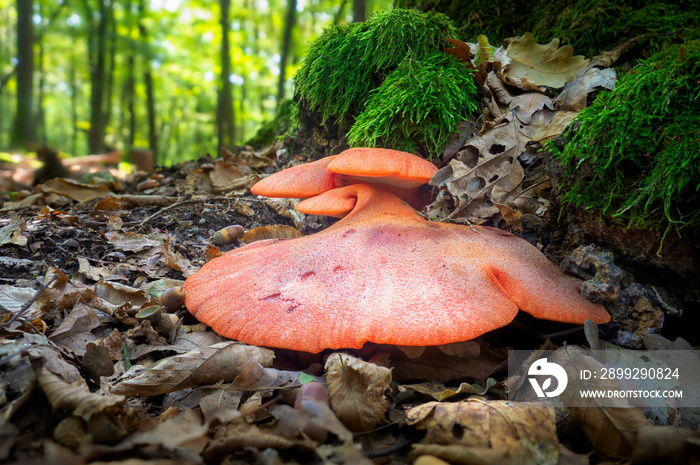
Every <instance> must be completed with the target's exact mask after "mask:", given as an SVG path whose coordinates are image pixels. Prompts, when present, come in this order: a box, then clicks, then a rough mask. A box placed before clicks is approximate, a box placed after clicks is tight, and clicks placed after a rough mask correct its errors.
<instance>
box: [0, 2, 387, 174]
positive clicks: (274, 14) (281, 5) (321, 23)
mask: <svg viewBox="0 0 700 465" xmlns="http://www.w3.org/2000/svg"><path fill="white" fill-rule="evenodd" d="M390 7H391V2H390V1H389V0H366V1H365V0H361V1H360V0H356V1H355V2H352V1H347V0H342V1H331V0H286V1H285V0H216V1H215V0H73V1H69V0H0V150H7V149H17V150H28V149H29V148H30V147H32V146H34V147H36V146H41V145H48V146H50V147H52V148H54V149H56V150H59V151H61V152H63V153H65V154H68V155H75V156H81V155H86V154H96V153H105V152H108V151H110V150H116V149H120V150H129V149H130V148H132V147H136V148H144V149H146V148H147V149H150V150H153V151H154V152H155V154H156V162H157V163H158V164H166V165H169V164H172V163H175V162H178V161H181V160H184V159H191V158H193V157H195V156H197V155H198V154H204V153H207V152H208V153H212V154H215V153H216V152H217V148H218V147H220V146H224V147H227V146H229V147H230V146H234V145H241V144H244V143H245V142H246V141H247V140H249V139H250V138H251V137H252V136H254V135H255V132H256V130H257V129H258V128H259V127H260V125H261V124H262V123H263V122H265V121H269V120H271V119H272V118H273V117H274V115H275V112H276V109H277V108H278V106H279V105H280V103H281V102H283V101H284V100H285V99H286V98H290V97H291V94H292V86H293V77H294V74H295V72H296V70H297V69H298V67H299V65H300V63H301V60H302V59H303V57H304V54H305V52H306V50H307V48H308V46H309V45H310V43H311V42H312V41H313V40H314V39H315V38H317V37H318V36H319V35H320V34H321V33H322V32H323V30H324V28H326V27H328V26H330V25H332V24H338V23H345V22H352V21H361V20H363V19H364V18H365V16H366V15H370V14H372V13H373V12H376V11H378V10H381V9H387V8H390Z"/></svg>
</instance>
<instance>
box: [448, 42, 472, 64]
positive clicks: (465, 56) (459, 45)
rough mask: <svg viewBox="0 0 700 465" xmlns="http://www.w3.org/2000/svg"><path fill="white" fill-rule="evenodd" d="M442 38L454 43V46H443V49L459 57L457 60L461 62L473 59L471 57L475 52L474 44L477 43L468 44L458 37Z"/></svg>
mask: <svg viewBox="0 0 700 465" xmlns="http://www.w3.org/2000/svg"><path fill="white" fill-rule="evenodd" d="M442 40H444V41H445V42H447V43H449V44H451V45H453V47H449V48H443V49H442V50H443V51H445V52H447V53H449V54H450V55H452V56H453V57H455V58H457V61H459V62H460V63H466V62H468V61H470V60H471V57H472V55H473V54H474V53H472V46H474V45H475V44H468V43H466V42H462V41H461V40H457V39H442ZM474 48H476V47H474Z"/></svg>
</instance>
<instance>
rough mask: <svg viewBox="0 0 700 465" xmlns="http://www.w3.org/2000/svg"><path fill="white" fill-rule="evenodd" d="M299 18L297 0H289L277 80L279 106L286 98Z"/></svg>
mask: <svg viewBox="0 0 700 465" xmlns="http://www.w3.org/2000/svg"><path fill="white" fill-rule="evenodd" d="M296 19H297V0H287V17H286V18H285V21H284V34H283V36H282V54H281V57H280V75H279V80H278V81H277V108H279V106H280V105H281V104H282V101H283V100H284V90H285V84H286V81H287V62H288V61H289V52H290V50H291V48H292V31H293V30H294V25H295V23H296Z"/></svg>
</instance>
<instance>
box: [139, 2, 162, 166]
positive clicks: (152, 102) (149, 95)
mask: <svg viewBox="0 0 700 465" xmlns="http://www.w3.org/2000/svg"><path fill="white" fill-rule="evenodd" d="M145 17H146V0H141V2H140V3H139V35H140V36H141V40H142V41H143V43H144V44H146V45H148V42H149V40H148V31H146V26H144V20H145ZM143 69H144V72H143V81H144V84H145V85H146V109H147V112H148V145H150V147H149V148H150V149H151V151H152V152H153V157H154V160H155V162H156V164H159V163H160V161H161V160H160V154H159V152H158V137H157V134H158V129H157V128H156V97H155V92H154V91H153V75H152V74H151V57H150V53H149V55H148V56H146V57H145V59H144V61H143Z"/></svg>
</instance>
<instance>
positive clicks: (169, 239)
mask: <svg viewBox="0 0 700 465" xmlns="http://www.w3.org/2000/svg"><path fill="white" fill-rule="evenodd" d="M275 161H276V154H275V148H274V147H272V148H270V149H268V150H266V151H262V152H257V153H256V152H252V151H250V150H239V151H238V152H237V153H236V154H230V153H229V154H228V156H226V157H224V158H222V159H217V160H212V159H210V158H208V157H205V158H202V159H200V160H198V161H194V162H187V163H184V164H182V165H179V166H175V167H172V168H169V169H161V170H158V171H156V172H155V173H152V174H147V173H137V174H134V175H130V176H128V177H127V178H125V179H123V180H117V179H114V180H109V181H104V180H103V181H102V182H101V183H97V184H80V183H77V182H74V181H70V180H61V179H54V180H52V181H48V182H45V183H43V184H41V185H39V186H38V187H37V188H35V189H34V191H33V192H32V193H31V194H29V195H26V196H25V197H23V198H17V199H14V200H12V201H8V202H6V203H5V205H4V208H3V216H4V219H3V220H2V223H0V276H2V278H0V305H2V314H0V319H1V320H0V321H1V322H2V325H1V326H0V334H1V335H2V339H1V344H0V366H1V367H2V368H1V369H2V373H1V374H0V392H1V393H2V397H1V398H0V412H2V421H1V423H0V461H3V462H4V461H8V462H10V463H62V464H87V463H104V462H109V463H115V464H116V463H124V464H127V463H128V464H137V463H158V464H171V463H172V464H181V463H251V462H255V463H313V462H316V463H372V462H373V463H409V462H413V461H414V460H415V463H421V464H424V463H444V462H441V461H439V460H438V459H436V458H435V457H441V459H442V460H445V461H447V462H450V463H520V464H529V463H547V464H555V463H562V464H564V463H577V464H580V463H595V462H598V461H604V460H612V461H629V460H631V459H632V460H634V461H644V460H655V459H657V458H659V457H675V458H676V459H678V460H681V461H683V460H685V461H687V462H691V461H692V460H693V457H696V458H697V457H698V455H696V454H697V452H698V450H697V437H698V436H697V433H696V432H695V431H694V430H695V429H696V428H697V425H698V418H699V417H698V413H697V412H696V411H694V410H690V409H685V410H683V411H682V413H681V410H679V409H674V408H672V406H669V407H668V408H666V409H661V410H658V409H656V410H652V411H647V412H646V416H645V413H643V412H642V411H641V410H640V409H636V408H609V407H606V406H604V405H601V404H592V405H590V406H588V407H586V408H579V409H566V408H563V407H562V406H561V405H555V404H553V403H547V402H518V403H512V402H510V403H509V402H507V401H506V400H505V399H506V392H507V391H508V389H509V384H510V386H512V385H513V383H515V382H516V381H517V379H513V378H510V379H508V373H506V371H505V367H506V365H507V361H508V356H509V355H508V349H509V348H516V349H529V350H538V349H539V350H550V351H554V350H559V354H561V353H562V352H561V351H562V350H565V348H564V346H565V345H566V346H568V347H569V349H571V348H572V347H573V348H578V349H580V350H581V351H585V350H587V349H583V347H584V346H585V347H592V348H599V349H600V348H606V349H607V350H615V351H617V352H616V353H618V354H623V356H624V354H627V353H630V352H633V351H631V350H628V349H625V348H622V347H617V346H612V345H610V344H608V343H604V342H603V341H600V340H598V331H597V330H596V329H595V327H593V328H590V327H588V328H586V329H585V331H584V328H583V327H572V326H571V325H561V324H554V323H550V322H542V321H539V320H535V319H533V318H529V317H527V316H520V317H518V319H516V321H515V322H514V323H513V324H511V325H509V326H508V327H506V328H503V329H501V330H498V331H495V332H493V333H490V334H488V335H486V336H485V337H483V338H480V339H479V340H477V341H469V342H465V343H462V344H453V345H449V346H445V347H432V348H428V349H426V350H425V351H424V352H422V351H421V352H422V353H416V352H415V351H411V350H407V349H405V350H400V349H399V348H396V347H390V346H372V347H366V348H365V349H363V350H362V351H355V352H351V353H352V354H354V356H357V357H358V358H355V357H354V356H349V355H341V354H340V353H335V352H334V351H325V352H323V353H321V354H318V355H311V354H304V353H295V352H293V351H288V350H277V349H275V350H274V351H271V350H268V349H260V348H255V347H249V346H245V345H243V344H239V343H235V342H231V341H227V340H226V339H224V338H222V337H220V336H218V335H216V334H215V333H213V332H212V331H211V330H209V329H208V328H207V327H206V326H205V325H203V324H200V323H199V322H197V321H196V320H195V319H194V318H193V317H192V316H191V315H190V314H189V312H187V310H186V309H184V307H181V306H179V304H178V303H176V304H174V305H170V306H169V308H168V307H166V304H164V303H162V302H161V299H160V298H159V297H160V296H161V294H162V293H163V292H164V291H165V290H167V289H170V288H174V287H179V286H181V285H182V283H183V281H184V279H186V278H187V277H188V276H190V275H191V274H193V273H194V272H195V271H196V270H197V269H198V268H199V267H200V266H201V264H203V262H204V261H206V260H207V259H209V258H212V257H214V256H216V255H218V254H219V253H222V252H226V251H228V250H231V249H233V248H235V247H236V246H238V245H239V244H238V242H237V241H235V240H234V241H232V242H231V243H228V244H223V245H218V246H217V245H214V244H212V242H211V238H212V236H214V234H215V233H216V232H217V231H219V230H221V229H222V228H225V227H227V226H230V225H234V224H238V225H241V226H243V228H244V229H245V230H249V229H252V228H254V227H256V226H261V225H275V224H283V225H287V226H295V227H299V228H300V229H301V230H303V232H305V233H310V232H313V230H314V229H317V228H319V227H321V224H319V223H314V222H312V220H315V219H314V218H311V219H305V218H303V217H302V216H301V215H299V214H297V213H296V212H294V210H293V207H292V204H291V203H290V202H288V201H286V200H283V201H279V200H263V199H261V198H259V197H257V196H252V195H251V194H250V193H249V187H250V186H251V185H252V184H253V183H254V182H255V181H256V180H257V179H258V175H259V173H261V172H263V171H270V170H274V169H275ZM95 179H96V178H95ZM562 330H567V331H563V332H562ZM572 330H573V332H572ZM544 334H548V335H549V336H550V337H547V336H546V335H544ZM606 344H608V345H606ZM645 344H646V345H647V346H650V345H653V344H655V347H656V348H662V349H688V348H690V347H689V346H688V345H687V344H684V343H683V342H682V341H680V340H679V341H676V342H671V341H668V340H667V339H665V338H663V337H661V336H657V337H654V338H650V339H649V338H648V339H645ZM538 353H543V352H538ZM273 357H274V360H273ZM324 364H325V367H324ZM386 367H389V368H391V371H389V370H388V369H387V368H386ZM324 373H325V374H324ZM331 378H332V379H331ZM308 381H318V382H321V383H322V384H331V383H335V385H336V386H337V384H338V383H340V385H341V387H340V388H336V389H334V390H333V391H332V392H331V398H330V405H331V407H332V410H330V409H329V408H328V401H327V400H323V399H321V400H318V399H317V398H312V399H310V401H309V402H310V403H307V404H301V403H299V402H297V404H296V407H295V408H292V407H290V406H289V405H293V404H294V398H295V396H296V394H297V392H298V391H299V387H300V386H301V385H302V384H303V383H306V382H308ZM312 397H313V396H312ZM663 425H673V426H663ZM349 428H351V429H352V430H353V431H354V432H351V431H350V429H349ZM669 438H674V439H673V440H670V439H669ZM659 441H661V442H659ZM591 454H593V455H591ZM418 457H421V458H420V459H417V458H418Z"/></svg>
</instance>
